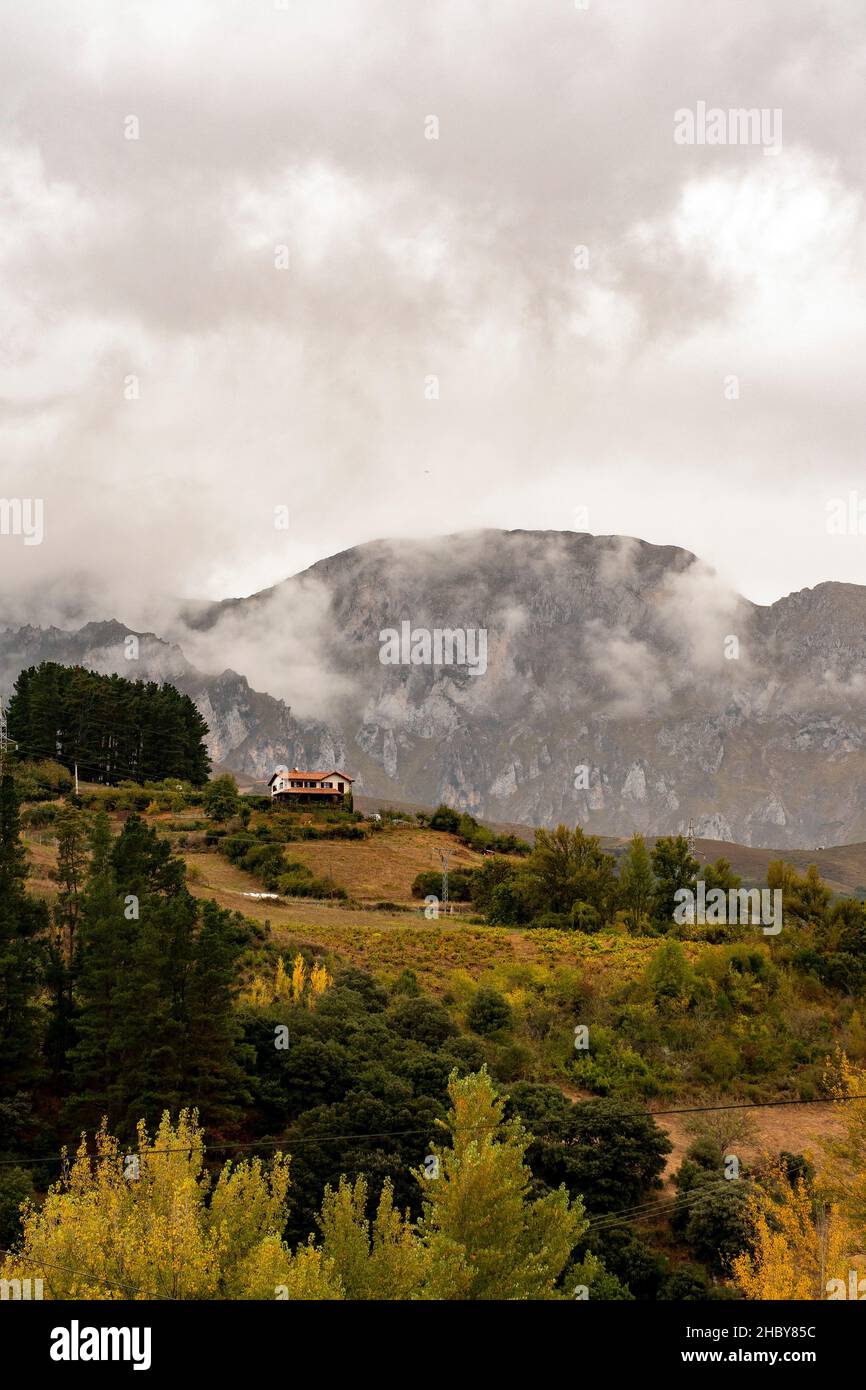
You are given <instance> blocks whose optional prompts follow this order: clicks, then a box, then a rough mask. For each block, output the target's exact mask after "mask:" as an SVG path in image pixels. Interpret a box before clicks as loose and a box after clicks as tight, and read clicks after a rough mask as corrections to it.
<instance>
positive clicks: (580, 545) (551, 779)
mask: <svg viewBox="0 0 866 1390" xmlns="http://www.w3.org/2000/svg"><path fill="white" fill-rule="evenodd" d="M404 625H405V626H404ZM170 626H171V630H170V631H165V632H163V633H162V634H161V635H156V634H153V633H146V634H138V639H139V640H138V646H137V651H136V652H135V655H134V656H132V657H130V655H129V645H130V644H129V643H128V642H127V641H126V639H127V638H128V637H129V636H130V635H131V634H130V629H129V628H127V627H126V626H125V625H124V624H123V623H122V622H120V621H117V620H116V619H115V618H113V617H112V618H111V619H110V620H109V619H108V618H107V616H106V619H105V620H104V621H93V622H89V623H87V624H86V625H85V626H83V627H81V628H79V629H78V630H76V631H72V632H70V631H63V630H60V629H58V628H45V629H40V628H34V627H25V628H20V629H18V630H12V629H9V630H7V631H5V632H0V690H2V693H3V694H4V696H6V697H8V694H9V692H10V689H11V684H12V682H13V681H14V678H15V675H16V674H17V672H18V671H19V670H20V669H21V668H22V667H23V666H26V665H30V664H33V663H36V662H38V661H42V660H56V661H62V662H72V663H80V664H83V665H87V666H89V667H91V668H93V669H94V670H99V671H112V670H116V671H119V672H120V673H121V674H123V675H127V676H135V677H146V678H148V679H171V680H173V681H174V682H175V684H177V685H178V686H179V688H181V689H182V690H184V691H186V692H187V693H188V694H190V695H191V696H192V697H193V699H194V700H195V701H196V703H197V705H198V706H199V708H200V709H201V711H202V713H203V714H204V716H205V718H206V719H207V721H208V724H209V726H210V740H209V742H210V751H211V755H212V757H213V758H214V759H215V760H217V761H218V762H219V763H220V764H221V765H223V766H227V767H230V768H233V769H235V770H236V771H237V772H239V773H244V774H246V775H248V776H250V777H252V778H256V779H264V778H267V777H268V776H269V775H270V772H271V771H272V769H273V766H274V765H275V764H276V763H278V762H283V763H287V764H288V765H290V766H292V765H296V766H304V765H307V766H316V767H325V766H331V765H334V764H336V765H338V766H341V767H343V768H344V769H345V770H346V771H347V772H350V773H352V774H353V775H355V776H357V779H358V780H357V782H356V790H358V791H361V792H363V793H366V794H368V795H375V796H382V797H393V798H395V799H398V800H403V801H411V802H416V803H423V804H428V805H430V804H436V803H437V802H439V801H446V802H449V803H450V804H453V805H455V806H457V807H460V808H466V809H468V810H470V811H471V812H472V813H473V814H475V815H477V816H480V817H486V818H488V819H491V820H495V821H508V822H523V823H526V824H536V825H538V824H556V823H558V822H559V821H566V822H569V823H572V824H573V823H575V822H579V823H580V824H582V825H583V826H584V827H586V828H588V829H590V830H591V831H593V832H595V833H600V834H609V835H624V834H630V833H631V832H632V831H633V830H641V831H646V832H647V833H651V834H666V833H672V832H676V831H685V830H686V829H687V827H688V825H689V822H690V821H691V822H692V823H693V826H694V831H695V834H696V835H699V836H701V837H704V838H713V839H719V840H735V841H738V842H740V843H742V844H745V845H771V846H777V847H779V848H789V847H790V848H795V847H799V848H810V847H814V846H817V845H825V844H840V843H844V842H851V841H855V840H864V839H866V780H864V776H863V773H864V772H866V587H861V586H859V585H852V584H837V583H826V584H819V585H817V586H816V587H815V588H814V589H804V590H802V591H800V592H798V593H794V594H790V595H788V596H787V597H786V598H782V599H779V600H778V602H776V603H774V604H772V605H769V606H765V607H762V606H759V605H756V604H753V603H751V602H749V601H748V600H747V599H745V598H743V597H741V596H740V595H738V594H736V593H734V592H733V591H732V590H730V589H729V588H727V587H726V586H725V585H724V584H723V583H722V582H721V581H720V580H719V579H718V577H717V576H716V575H715V574H714V573H713V572H712V571H711V570H710V569H709V568H708V567H707V566H706V565H704V564H703V563H702V562H701V561H700V560H698V559H697V558H696V557H695V556H694V555H692V554H690V553H689V552H688V551H685V550H681V549H679V548H677V547H674V546H656V545H650V544H648V543H646V542H644V541H639V540H634V539H632V538H627V537H615V536H614V537H605V536H591V535H586V534H578V533H572V532H531V531H482V532H473V533H458V534H456V535H451V536H445V537H441V538H438V539H436V540H434V541H376V542H371V543H369V544H365V545H360V546H356V547H354V548H353V549H351V550H348V551H344V552H342V553H341V554H339V555H334V556H331V557H330V558H328V559H326V560H322V561H320V562H319V563H318V564H316V565H313V566H312V567H311V568H310V569H309V570H307V571H305V572H304V573H303V574H300V575H296V576H294V577H292V578H290V579H287V580H285V581H284V582H283V583H282V584H279V585H277V586H275V587H274V588H272V589H269V590H265V591H263V592H261V593H258V594H254V595H252V596H251V597H249V598H245V599H233V600H228V601H226V602H224V603H220V604H212V605H204V606H201V605H200V606H198V607H197V608H196V609H195V610H194V611H189V612H186V613H180V614H178V616H177V619H176V620H173V622H172V623H171V625H170ZM437 631H438V633H439V634H440V637H439V639H438V647H437V638H436V633H437ZM443 632H444V633H445V636H444V638H443V637H442V634H443ZM482 632H483V633H484V634H485V643H486V660H485V662H484V663H483V665H484V669H483V670H482V663H481V662H480V661H476V663H475V665H474V668H473V666H472V665H471V664H470V662H469V660H467V661H464V662H463V664H449V663H448V656H449V655H451V656H456V657H457V658H458V661H459V657H460V656H461V652H460V650H459V646H460V637H459V635H458V637H457V638H455V636H454V634H455V633H456V634H461V633H464V634H466V636H467V638H468V641H469V650H470V654H471V652H472V650H473V641H475V642H476V643H477V641H478V636H479V634H480V633H482ZM388 633H392V634H394V635H395V638H396V639H397V640H396V645H395V642H394V639H393V638H392V639H390V641H391V645H390V647H389V646H388V642H389V639H388V637H387V634H388ZM383 634H385V635H383ZM425 634H427V635H426V636H425ZM401 644H402V645H401ZM452 646H453V650H449V648H452ZM389 650H390V652H391V657H392V659H390V660H383V658H384V657H387V655H388V652H389ZM413 651H414V654H415V657H416V658H417V659H416V661H414V662H413V661H412V660H411V657H412V653H413ZM395 652H397V653H398V655H397V656H396V657H395V656H394V653H395ZM437 654H438V655H439V656H440V657H441V658H442V660H440V661H439V662H438V663H437V661H436V657H437ZM401 656H402V658H404V662H401V660H400V658H401Z"/></svg>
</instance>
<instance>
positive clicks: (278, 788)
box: [268, 767, 355, 805]
mask: <svg viewBox="0 0 866 1390" xmlns="http://www.w3.org/2000/svg"><path fill="white" fill-rule="evenodd" d="M354 780H355V779H354V777H350V776H349V774H348V773H347V772H340V771H339V770H338V769H337V768H332V769H331V771H330V772H304V771H302V770H301V769H300V768H298V767H278V768H277V769H276V771H275V772H274V774H273V776H272V777H271V779H270V781H269V782H268V786H269V787H270V789H271V800H272V801H278V802H281V803H282V804H283V805H286V804H288V805H303V804H304V803H307V804H311V803H314V802H317V801H322V802H324V803H325V804H326V805H327V804H328V803H332V804H333V805H340V804H341V803H342V800H343V797H344V796H346V795H351V791H352V783H353V782H354Z"/></svg>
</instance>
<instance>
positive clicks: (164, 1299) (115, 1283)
mask: <svg viewBox="0 0 866 1390" xmlns="http://www.w3.org/2000/svg"><path fill="white" fill-rule="evenodd" d="M20 1254H21V1251H20V1250H0V1255H11V1256H12V1258H13V1259H17V1258H18V1257H19V1256H20ZM33 1264H34V1266H39V1267H40V1268H45V1269H62V1270H63V1271H64V1272H65V1273H68V1272H69V1270H70V1269H72V1270H73V1273H74V1275H76V1276H77V1275H81V1274H83V1275H85V1276H86V1278H88V1279H91V1280H92V1281H93V1282H94V1283H96V1284H99V1285H100V1286H101V1287H102V1288H103V1289H108V1290H109V1291H110V1290H111V1289H122V1290H123V1292H124V1293H133V1294H135V1293H144V1292H146V1291H145V1290H144V1289H142V1288H141V1286H140V1285H138V1284H127V1283H125V1282H123V1283H122V1282H121V1281H120V1280H119V1279H110V1276H109V1275H105V1276H102V1275H99V1274H96V1273H95V1272H94V1271H93V1270H92V1269H81V1268H79V1267H78V1266H76V1265H67V1264H59V1263H58V1261H57V1260H43V1259H41V1258H40V1257H39V1256H34V1257H33ZM29 1277H31V1278H33V1277H35V1278H37V1279H38V1278H39V1275H38V1274H37V1275H36V1276H32V1275H31V1276H29ZM109 1279H110V1282H109ZM147 1296H148V1298H153V1299H155V1300H156V1301H157V1302H160V1303H177V1302H178V1301H179V1300H178V1299H176V1298H172V1296H171V1294H159V1293H150V1292H148V1293H147Z"/></svg>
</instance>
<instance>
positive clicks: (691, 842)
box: [689, 816, 695, 859]
mask: <svg viewBox="0 0 866 1390" xmlns="http://www.w3.org/2000/svg"><path fill="white" fill-rule="evenodd" d="M689 854H690V855H691V857H692V859H694V857H695V827H694V824H693V823H692V819H691V816H690V817H689Z"/></svg>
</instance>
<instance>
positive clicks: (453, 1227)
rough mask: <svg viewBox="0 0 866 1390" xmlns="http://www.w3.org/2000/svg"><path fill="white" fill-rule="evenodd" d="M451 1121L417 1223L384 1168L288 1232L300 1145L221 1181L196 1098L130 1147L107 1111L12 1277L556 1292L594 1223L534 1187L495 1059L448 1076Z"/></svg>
mask: <svg viewBox="0 0 866 1390" xmlns="http://www.w3.org/2000/svg"><path fill="white" fill-rule="evenodd" d="M448 1091H449V1095H450V1097H451V1104H452V1109H451V1111H450V1112H449V1114H448V1116H447V1118H446V1119H445V1120H444V1121H441V1122H440V1123H441V1124H442V1126H443V1128H444V1129H445V1130H446V1131H448V1132H449V1133H450V1138H451V1146H450V1147H448V1146H444V1145H443V1146H442V1147H439V1146H436V1145H433V1144H431V1149H432V1152H431V1153H430V1154H429V1156H428V1158H427V1160H426V1161H425V1163H424V1165H423V1167H421V1168H419V1169H418V1170H417V1172H416V1173H415V1177H416V1179H417V1181H418V1182H419V1184H420V1185H421V1187H422V1189H423V1194H424V1203H423V1208H424V1210H423V1217H422V1219H421V1221H420V1222H419V1223H418V1224H417V1225H413V1223H412V1222H411V1221H410V1220H409V1217H408V1214H405V1215H403V1214H401V1213H400V1212H399V1211H398V1210H397V1209H396V1208H395V1206H394V1200H393V1192H392V1187H391V1184H390V1182H385V1184H384V1185H383V1188H382V1192H381V1194H380V1197H379V1201H378V1204H377V1208H376V1212H375V1215H373V1216H372V1217H370V1216H369V1215H368V1188H367V1182H366V1180H365V1178H363V1177H357V1178H355V1180H354V1181H350V1180H349V1179H347V1178H345V1177H343V1178H342V1179H341V1180H340V1183H339V1185H338V1187H337V1189H336V1190H333V1189H332V1188H330V1187H328V1188H326V1189H325V1194H324V1200H323V1203H322V1210H321V1215H320V1218H319V1229H320V1232H321V1239H320V1240H319V1241H318V1242H316V1241H315V1240H314V1239H313V1238H312V1237H311V1238H310V1239H309V1240H308V1242H307V1243H306V1244H305V1245H302V1246H301V1247H300V1248H299V1249H297V1250H295V1251H292V1250H291V1249H290V1248H289V1247H288V1246H287V1245H286V1244H285V1243H284V1241H283V1239H282V1231H283V1230H284V1228H285V1224H286V1208H287V1202H288V1194H289V1160H288V1159H287V1158H285V1157H283V1156H282V1155H280V1154H277V1155H276V1156H275V1158H274V1159H273V1160H272V1162H271V1163H270V1165H269V1166H268V1168H267V1169H266V1168H265V1167H263V1165H262V1163H261V1160H259V1159H257V1158H256V1159H253V1160H252V1161H250V1162H242V1163H238V1164H237V1165H234V1164H232V1163H226V1164H225V1165H224V1166H223V1168H222V1170H221V1172H220V1174H219V1177H218V1178H217V1180H216V1183H215V1184H214V1185H213V1186H212V1185H211V1181H210V1178H209V1176H208V1173H207V1171H206V1169H205V1166H204V1141H203V1136H202V1132H201V1130H200V1128H199V1126H198V1117H197V1114H196V1112H195V1111H181V1113H180V1115H179V1117H178V1120H177V1123H176V1124H172V1122H171V1120H170V1117H169V1115H168V1113H166V1114H165V1115H164V1116H163V1119H162V1123H161V1124H160V1127H159V1130H158V1133H157V1135H156V1138H155V1139H154V1141H153V1142H151V1140H150V1139H149V1137H148V1135H147V1132H146V1130H145V1127H144V1124H143V1123H142V1124H141V1125H139V1127H138V1149H137V1152H136V1153H135V1154H134V1155H124V1154H123V1152H122V1151H121V1149H120V1147H119V1145H118V1143H117V1141H116V1139H114V1138H113V1137H112V1136H111V1135H110V1134H109V1133H108V1131H107V1128H106V1126H105V1124H103V1127H102V1128H101V1129H100V1130H99V1132H98V1133H97V1135H96V1137H95V1146H94V1151H91V1150H90V1149H89V1148H88V1146H87V1143H86V1141H85V1140H84V1139H83V1140H82V1143H81V1147H80V1148H79V1150H78V1154H77V1156H76V1158H75V1161H74V1163H73V1164H72V1166H71V1168H70V1169H69V1170H68V1172H66V1173H64V1175H63V1177H62V1179H61V1181H60V1182H58V1183H57V1184H55V1186H54V1187H52V1188H51V1189H50V1191H49V1193H48V1196H47V1197H46V1199H45V1202H44V1203H43V1205H42V1206H41V1207H39V1206H36V1205H32V1206H30V1207H28V1208H27V1209H26V1211H25V1215H24V1220H23V1239H22V1242H21V1246H20V1248H19V1249H18V1250H17V1251H16V1252H15V1253H14V1254H12V1255H10V1256H8V1257H7V1259H6V1263H5V1265H4V1266H3V1270H2V1276H3V1277H4V1278H7V1279H15V1278H18V1279H25V1278H28V1277H29V1278H40V1277H41V1278H42V1279H43V1281H44V1289H45V1293H46V1296H48V1297H50V1298H82V1299H111V1298H157V1299H158V1298H171V1299H188V1298H195V1299H224V1298H235V1299H237V1298H240V1299H243V1298H261V1299H287V1300H297V1299H341V1298H351V1299H365V1300H373V1299H389V1300H390V1299H397V1300H404V1299H418V1298H421V1299H440V1298H450V1299H456V1298H461V1299H462V1298H465V1299H556V1298H561V1297H566V1296H567V1294H564V1293H562V1292H561V1291H559V1290H558V1289H557V1287H556V1281H557V1279H558V1278H559V1276H560V1275H561V1273H562V1271H563V1270H564V1269H565V1267H566V1265H567V1264H568V1262H569V1260H570V1258H571V1255H572V1252H573V1250H574V1247H575V1245H576V1244H577V1241H578V1239H579V1237H580V1235H581V1234H582V1232H583V1231H584V1229H585V1227H586V1222H585V1220H584V1217H583V1209H582V1207H581V1205H580V1203H570V1202H569V1199H568V1194H567V1193H566V1191H565V1189H564V1188H560V1189H559V1191H557V1192H551V1193H548V1194H547V1195H546V1196H543V1197H540V1198H537V1199H533V1198H532V1197H531V1196H530V1184H531V1179H532V1174H531V1172H530V1170H529V1169H528V1168H527V1166H526V1164H525V1163H524V1157H525V1154H526V1149H527V1146H528V1144H529V1136H528V1135H527V1134H526V1133H525V1131H524V1130H523V1129H522V1128H521V1126H520V1124H519V1123H518V1122H517V1121H516V1120H509V1121H507V1122H505V1121H504V1120H503V1102H502V1101H501V1100H500V1099H499V1097H498V1096H497V1094H496V1092H495V1090H494V1087H493V1084H492V1082H491V1080H490V1077H489V1076H488V1075H487V1071H486V1069H485V1070H482V1071H481V1072H478V1073H476V1074H475V1075H472V1076H467V1077H464V1078H463V1079H462V1080H461V1079H458V1077H457V1075H456V1073H454V1074H453V1075H452V1077H451V1080H450V1082H449V1087H448Z"/></svg>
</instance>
